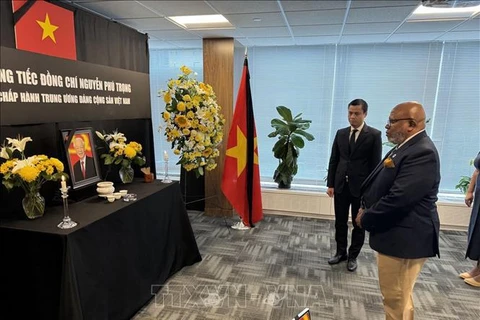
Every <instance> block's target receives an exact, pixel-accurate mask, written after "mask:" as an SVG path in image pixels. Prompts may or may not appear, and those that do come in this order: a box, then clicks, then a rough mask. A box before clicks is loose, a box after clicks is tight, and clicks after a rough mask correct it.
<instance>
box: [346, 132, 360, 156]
mask: <svg viewBox="0 0 480 320" xmlns="http://www.w3.org/2000/svg"><path fill="white" fill-rule="evenodd" d="M357 131H358V130H357V129H353V130H352V134H351V135H350V143H349V144H348V151H349V153H350V154H351V153H352V151H353V148H354V147H355V134H356V133H357Z"/></svg>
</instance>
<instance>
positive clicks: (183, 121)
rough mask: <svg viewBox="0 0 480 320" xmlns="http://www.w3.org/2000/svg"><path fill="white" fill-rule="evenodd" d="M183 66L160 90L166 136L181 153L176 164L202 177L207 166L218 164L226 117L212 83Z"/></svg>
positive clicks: (211, 167) (174, 150) (211, 166)
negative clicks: (162, 89) (174, 77)
mask: <svg viewBox="0 0 480 320" xmlns="http://www.w3.org/2000/svg"><path fill="white" fill-rule="evenodd" d="M180 70H181V72H182V74H181V75H179V77H178V79H171V80H169V82H168V88H167V90H164V91H160V92H159V93H160V95H162V96H163V100H164V101H165V111H163V112H162V118H163V120H164V122H165V124H166V126H165V136H166V137H167V141H168V142H171V143H172V149H173V153H174V154H176V155H179V156H180V159H179V161H178V162H177V164H180V165H182V167H183V168H184V169H185V170H187V171H191V170H194V171H195V175H196V176H197V177H199V176H201V175H203V174H204V168H205V169H206V170H213V169H215V168H216V166H217V163H216V161H215V158H216V157H218V156H219V155H220V152H219V150H218V148H217V146H218V144H219V143H220V142H222V139H223V125H224V123H225V120H224V117H223V115H222V114H221V113H220V110H221V107H220V106H219V105H218V104H217V101H216V100H217V98H216V96H215V92H214V91H213V89H212V87H211V86H210V85H208V84H205V83H203V82H199V81H197V80H196V79H195V77H194V76H192V70H190V69H189V68H188V67H186V66H182V67H181V68H180Z"/></svg>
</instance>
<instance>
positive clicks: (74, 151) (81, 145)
mask: <svg viewBox="0 0 480 320" xmlns="http://www.w3.org/2000/svg"><path fill="white" fill-rule="evenodd" d="M61 132H62V139H63V144H64V146H65V157H66V159H67V163H68V172H69V174H70V180H71V184H72V188H73V189H74V190H75V189H79V188H84V187H87V186H90V185H93V184H96V183H97V182H99V181H102V177H101V170H100V163H99V161H98V155H97V151H96V147H95V139H94V133H93V128H91V127H87V128H77V129H64V130H61ZM80 140H81V141H80ZM79 153H80V155H83V156H82V158H83V166H82V164H81V163H80V157H79Z"/></svg>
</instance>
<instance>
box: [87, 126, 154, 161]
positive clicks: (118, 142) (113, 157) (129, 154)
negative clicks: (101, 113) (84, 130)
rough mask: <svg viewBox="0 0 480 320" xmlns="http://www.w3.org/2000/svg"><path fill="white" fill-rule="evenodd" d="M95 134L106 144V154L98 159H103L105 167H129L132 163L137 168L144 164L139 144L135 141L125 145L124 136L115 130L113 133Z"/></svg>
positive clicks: (97, 132)
mask: <svg viewBox="0 0 480 320" xmlns="http://www.w3.org/2000/svg"><path fill="white" fill-rule="evenodd" d="M95 133H96V134H97V136H98V137H99V138H100V139H102V140H103V141H105V143H106V144H107V148H108V153H104V154H102V155H101V156H100V158H102V159H104V163H105V164H106V165H111V164H115V165H121V166H122V167H130V166H131V165H132V163H134V164H137V165H139V166H143V165H144V164H145V158H144V157H143V156H142V145H141V144H140V143H138V142H135V141H131V142H129V143H127V138H126V137H125V135H124V134H123V133H121V132H118V131H117V130H115V131H114V132H113V133H100V132H99V131H95Z"/></svg>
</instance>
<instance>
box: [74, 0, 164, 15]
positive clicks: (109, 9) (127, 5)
mask: <svg viewBox="0 0 480 320" xmlns="http://www.w3.org/2000/svg"><path fill="white" fill-rule="evenodd" d="M80 6H81V7H85V8H88V9H90V10H93V11H95V12H98V13H100V14H102V15H104V16H107V17H110V18H112V19H119V18H123V19H131V18H156V17H158V15H157V14H155V13H153V12H152V11H150V10H148V9H146V8H145V7H143V6H142V5H140V4H138V3H136V2H134V1H99V2H88V3H81V4H80Z"/></svg>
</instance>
